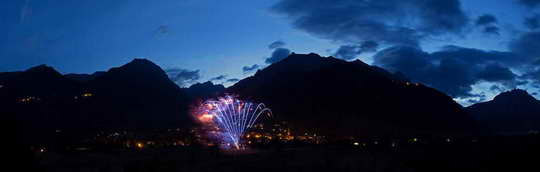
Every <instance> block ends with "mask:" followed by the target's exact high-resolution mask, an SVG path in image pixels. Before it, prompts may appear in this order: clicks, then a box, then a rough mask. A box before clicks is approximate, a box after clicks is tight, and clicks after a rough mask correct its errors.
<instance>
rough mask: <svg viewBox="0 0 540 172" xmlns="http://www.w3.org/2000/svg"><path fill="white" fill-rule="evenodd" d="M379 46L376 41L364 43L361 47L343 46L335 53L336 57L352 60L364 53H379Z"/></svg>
mask: <svg viewBox="0 0 540 172" xmlns="http://www.w3.org/2000/svg"><path fill="white" fill-rule="evenodd" d="M378 46H379V44H378V43H377V42H375V41H364V42H362V43H361V44H360V45H342V46H340V47H339V49H338V50H337V51H336V52H335V53H334V56H336V57H338V58H341V59H344V60H352V59H355V58H356V57H357V56H358V55H360V54H362V53H364V52H375V51H377V48H378Z"/></svg>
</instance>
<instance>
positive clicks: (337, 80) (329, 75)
mask: <svg viewBox="0 0 540 172" xmlns="http://www.w3.org/2000/svg"><path fill="white" fill-rule="evenodd" d="M404 78H405V77H404V76H403V75H401V74H398V75H394V74H392V73H390V72H387V71H386V70H384V69H382V68H378V67H375V66H370V65H367V64H365V63H363V62H361V61H359V60H356V61H352V62H347V61H344V60H341V59H337V58H333V57H327V58H325V57H321V56H319V55H317V54H307V55H305V54H294V53H293V54H292V55H290V56H289V57H287V58H286V59H284V60H282V61H280V62H277V63H274V64H272V65H270V66H268V67H267V68H265V69H262V70H260V71H258V72H257V73H255V75H254V76H251V77H248V78H246V79H243V80H241V81H239V82H238V83H236V84H235V85H233V86H231V87H230V88H228V89H227V91H228V92H231V93H234V94H238V95H240V96H241V97H244V98H246V99H249V100H252V101H256V102H264V103H265V104H266V105H267V106H268V107H270V108H271V109H272V111H273V113H274V114H275V118H278V120H285V121H289V122H290V124H291V125H292V126H293V127H294V128H295V129H296V131H298V132H299V133H303V132H307V133H322V134H325V135H328V136H332V135H333V136H336V137H345V136H382V135H391V136H402V135H413V134H434V135H439V134H440V135H467V134H471V133H472V132H474V131H476V129H477V126H476V123H475V121H474V120H473V119H472V118H471V117H470V116H469V115H468V114H467V113H466V112H465V111H464V110H463V108H462V107H461V106H460V105H459V104H457V103H456V102H454V101H453V100H452V98H451V97H449V96H447V95H445V94H443V93H441V92H439V91H437V90H435V89H432V88H430V87H427V86H424V85H422V84H417V83H410V82H408V81H407V80H406V79H404Z"/></svg>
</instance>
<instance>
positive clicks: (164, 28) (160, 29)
mask: <svg viewBox="0 0 540 172" xmlns="http://www.w3.org/2000/svg"><path fill="white" fill-rule="evenodd" d="M169 32H170V29H169V26H167V25H160V26H159V27H158V33H159V34H163V35H166V34H169Z"/></svg>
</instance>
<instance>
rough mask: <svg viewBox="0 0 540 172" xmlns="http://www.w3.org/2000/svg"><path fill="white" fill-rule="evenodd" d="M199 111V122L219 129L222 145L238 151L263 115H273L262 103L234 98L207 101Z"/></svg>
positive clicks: (226, 97)
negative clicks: (249, 130)
mask: <svg viewBox="0 0 540 172" xmlns="http://www.w3.org/2000/svg"><path fill="white" fill-rule="evenodd" d="M198 109H199V110H198V113H197V116H196V118H197V119H198V120H199V122H201V123H202V124H204V125H207V126H210V127H213V128H216V129H218V130H219V131H220V135H219V137H218V138H219V139H220V140H221V141H222V143H226V144H227V145H232V146H234V148H236V149H241V148H242V140H241V139H242V136H244V133H245V132H246V131H247V130H248V129H249V128H251V127H252V126H253V125H254V124H255V123H256V122H257V119H258V118H259V117H260V116H261V115H262V114H265V113H266V114H268V115H269V116H271V114H272V112H271V110H270V109H269V108H266V107H265V105H264V104H262V103H260V104H256V103H252V102H247V101H243V100H240V99H237V98H236V97H234V96H225V97H221V98H218V99H214V100H207V101H205V102H203V103H202V105H200V106H199V108H198Z"/></svg>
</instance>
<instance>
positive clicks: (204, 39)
mask: <svg viewBox="0 0 540 172" xmlns="http://www.w3.org/2000/svg"><path fill="white" fill-rule="evenodd" d="M0 3H1V5H0V26H1V27H0V71H15V70H24V69H26V68H29V67H31V66H35V65H39V64H48V65H50V66H53V67H55V68H56V69H57V70H59V71H60V72H62V73H92V72H94V71H98V70H107V69H108V68H110V67H114V66H119V65H122V64H124V63H127V62H129V61H131V60H132V59H133V58H147V59H150V60H152V61H154V62H155V63H157V64H158V65H160V66H162V67H163V68H164V69H169V70H170V71H176V73H174V74H176V75H178V74H179V73H180V74H186V75H198V76H200V78H199V77H192V76H186V78H190V77H191V78H192V79H197V80H196V81H206V80H214V81H215V82H218V83H220V82H226V80H229V79H230V80H231V81H232V82H227V83H226V85H230V84H232V83H233V82H234V81H235V80H236V79H242V78H244V77H246V76H249V75H251V74H252V72H253V71H254V69H257V68H262V67H264V66H267V65H268V64H270V63H272V62H275V61H278V60H280V59H281V58H282V57H283V56H286V55H287V54H288V53H290V52H296V53H309V52H315V53H319V54H321V55H324V56H330V55H335V56H337V57H340V58H343V59H347V60H353V59H361V60H363V61H365V62H367V63H369V64H375V65H378V66H382V67H384V68H386V69H388V70H391V71H402V72H404V73H405V74H406V75H407V76H409V77H410V78H412V79H414V80H416V81H419V82H424V83H426V84H428V85H431V86H433V87H435V88H437V89H439V90H442V91H444V92H446V93H447V94H449V95H451V96H453V97H455V98H456V100H458V102H460V103H462V104H465V105H467V104H470V103H472V102H475V101H482V100H486V99H490V98H491V97H492V96H493V95H495V94H497V93H499V92H500V91H503V90H508V89H512V88H524V89H527V90H529V92H531V93H535V92H538V88H537V87H538V85H540V84H539V83H540V82H539V80H540V79H539V78H540V67H539V66H540V59H539V58H538V57H540V33H539V32H538V29H539V28H540V17H539V16H540V8H539V4H540V0H500V1H496V2H495V1H493V0H474V1H469V0H461V1H459V0H379V1H361V0H256V1H248V0H238V1H222V0H160V1H144V0H129V1H128V0H114V1H111V0H77V1H73V0H49V1H42V0H5V1H2V2H0ZM271 44H272V46H270V45H271ZM449 45H452V46H449ZM250 69H252V70H250ZM179 71H180V72H179ZM182 71H184V72H182Z"/></svg>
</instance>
